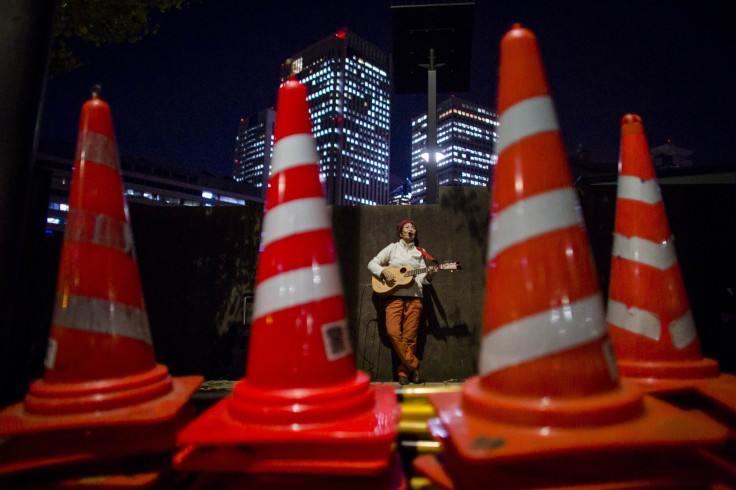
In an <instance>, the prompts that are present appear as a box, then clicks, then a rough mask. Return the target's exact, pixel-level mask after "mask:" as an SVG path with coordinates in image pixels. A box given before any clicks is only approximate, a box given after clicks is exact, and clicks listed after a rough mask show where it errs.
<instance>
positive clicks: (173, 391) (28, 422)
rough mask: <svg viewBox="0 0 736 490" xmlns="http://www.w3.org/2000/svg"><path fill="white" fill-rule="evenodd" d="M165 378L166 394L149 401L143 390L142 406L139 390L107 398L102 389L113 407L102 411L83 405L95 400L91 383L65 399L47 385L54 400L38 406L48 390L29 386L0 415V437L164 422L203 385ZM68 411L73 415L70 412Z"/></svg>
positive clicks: (197, 379)
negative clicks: (22, 396) (31, 409)
mask: <svg viewBox="0 0 736 490" xmlns="http://www.w3.org/2000/svg"><path fill="white" fill-rule="evenodd" d="M162 368H163V369H164V370H165V369H166V368H165V367H164V366H160V365H159V366H158V367H157V368H156V371H158V372H160V371H161V369H162ZM165 376H166V377H165V378H164V380H163V381H162V382H161V383H158V384H163V385H166V386H170V388H169V389H168V392H167V393H166V394H164V395H162V396H160V395H157V396H156V398H154V399H150V393H149V392H147V390H142V393H143V398H148V400H147V401H143V402H141V401H140V399H139V398H140V392H139V391H138V390H139V389H140V388H135V387H134V386H133V387H130V386H129V387H128V389H126V390H122V391H118V392H114V393H113V394H112V395H111V397H110V398H106V396H107V394H106V393H105V390H104V389H103V390H100V391H99V392H98V393H100V394H99V395H98V396H99V397H100V398H103V399H106V404H107V405H111V406H114V407H116V408H112V409H103V408H102V406H103V405H102V404H100V405H98V408H97V409H95V408H91V409H90V408H89V405H88V404H87V403H86V402H88V401H90V400H93V399H94V398H95V395H94V392H95V389H97V388H99V386H97V385H95V384H94V383H90V384H89V385H88V386H87V387H86V388H87V389H88V391H86V392H84V393H83V395H80V391H79V390H77V389H76V388H78V386H75V387H74V389H73V390H72V392H71V395H70V397H68V398H64V397H63V396H62V394H63V392H62V391H60V390H61V389H63V387H64V386H63V385H61V386H53V385H49V386H50V387H51V388H52V389H50V390H47V391H49V392H51V393H52V394H53V396H48V394H46V398H45V399H41V400H42V401H41V402H37V401H36V400H37V398H38V394H39V393H43V390H44V389H45V388H47V386H46V385H44V384H37V385H35V387H34V385H32V387H31V389H32V392H31V393H29V394H28V395H27V396H26V400H25V401H24V402H20V403H16V404H15V405H11V406H9V407H7V408H6V409H4V410H3V411H2V412H0V436H12V435H18V434H26V433H34V432H40V431H53V430H62V429H76V428H85V427H88V428H94V427H103V426H114V425H125V424H128V423H154V422H164V421H167V420H169V419H171V418H173V417H174V416H175V415H176V412H177V411H178V410H179V409H181V407H182V406H183V405H184V403H185V402H186V401H187V400H188V399H189V397H190V396H191V395H192V393H194V391H195V390H196V389H197V387H198V386H199V385H200V384H201V383H202V379H203V378H202V377H201V376H181V377H175V378H171V377H169V375H168V371H166V373H165ZM158 384H157V386H158ZM39 387H40V390H39ZM33 390H35V391H33ZM153 391H154V392H158V391H159V390H158V389H156V390H153ZM54 396H55V397H56V398H55V397H54ZM29 399H30V400H32V403H31V405H32V406H34V408H37V407H38V406H40V407H42V408H43V410H41V411H40V412H29V410H28V407H27V405H26V404H27V402H28V400H29ZM80 400H81V402H80ZM111 400H113V401H115V402H119V401H120V400H122V401H124V402H125V405H124V406H121V405H120V403H111ZM34 404H35V405H34ZM79 406H84V407H85V409H86V410H88V411H85V412H80V411H77V410H73V409H74V407H79ZM54 407H60V410H59V411H58V412H56V414H54V410H53V409H54ZM70 410H73V411H72V412H69V411H70Z"/></svg>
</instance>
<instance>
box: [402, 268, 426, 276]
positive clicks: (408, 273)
mask: <svg viewBox="0 0 736 490" xmlns="http://www.w3.org/2000/svg"><path fill="white" fill-rule="evenodd" d="M428 270H429V267H422V268H421V269H412V270H410V271H409V272H407V273H406V274H404V276H416V275H418V274H424V273H425V272H427V271H428Z"/></svg>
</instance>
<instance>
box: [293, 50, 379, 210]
mask: <svg viewBox="0 0 736 490" xmlns="http://www.w3.org/2000/svg"><path fill="white" fill-rule="evenodd" d="M319 62H321V63H323V64H324V65H323V66H319ZM319 62H318V63H317V65H318V66H317V68H313V69H312V70H311V72H310V74H309V75H307V76H305V77H304V78H303V79H302V80H301V81H302V82H303V83H304V84H305V85H306V86H307V90H308V93H309V95H308V100H309V102H310V117H311V118H312V124H313V131H314V137H315V140H316V142H317V151H318V154H319V155H320V164H321V165H320V166H321V173H322V175H323V177H324V178H325V181H326V184H327V186H328V187H330V185H331V184H332V182H331V181H332V180H339V181H340V182H341V184H340V187H341V190H343V191H344V194H343V196H342V199H344V200H345V201H347V202H349V203H356V204H358V203H359V204H379V203H381V202H383V201H384V200H385V197H383V196H385V195H387V190H388V161H389V159H388V156H389V144H388V141H389V122H390V112H389V111H390V98H389V87H390V85H389V80H388V76H387V74H386V72H385V71H383V70H380V69H378V68H376V67H375V66H373V65H371V64H370V63H368V62H366V61H364V60H363V59H362V58H359V57H357V56H353V57H350V58H348V59H347V60H346V63H345V66H344V67H343V68H344V70H341V69H340V67H339V66H338V64H337V63H336V60H324V61H321V60H320V61H319ZM310 68H311V67H309V66H307V67H305V68H304V71H307V70H309V69H310ZM341 95H342V96H341ZM368 101H370V103H369V102H368ZM340 142H342V143H343V146H344V147H343V148H342V151H340V150H341V145H340V144H339V143H340ZM338 163H341V164H342V175H341V176H340V178H339V179H338V176H337V168H338ZM371 181H374V182H375V183H376V185H372V182H371ZM360 184H362V185H360ZM332 185H334V184H332ZM330 191H331V189H328V195H330V194H331V192H330Z"/></svg>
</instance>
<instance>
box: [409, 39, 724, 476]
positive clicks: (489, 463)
mask: <svg viewBox="0 0 736 490" xmlns="http://www.w3.org/2000/svg"><path fill="white" fill-rule="evenodd" d="M498 110H499V113H500V119H499V145H498V152H499V155H498V163H497V165H496V166H495V169H494V172H495V175H494V179H493V181H494V188H493V192H492V200H491V217H490V224H489V242H488V243H489V246H488V254H487V259H488V263H487V273H486V283H485V284H486V286H485V303H484V313H483V336H482V339H481V349H480V359H479V363H478V366H479V369H478V371H479V372H478V375H477V376H474V377H472V378H470V379H468V380H467V381H465V383H464V384H463V389H462V392H461V393H460V394H453V393H443V394H436V395H430V396H429V400H430V403H432V405H433V406H434V408H435V411H436V413H437V419H436V421H435V422H433V420H434V419H432V420H430V421H429V423H428V428H429V431H430V433H431V434H432V436H433V437H435V438H436V439H438V440H440V441H441V443H442V446H443V454H444V456H445V462H444V463H442V464H441V465H439V466H438V464H437V463H439V460H437V459H434V458H432V459H424V460H422V461H421V462H419V463H418V466H417V468H418V469H420V470H421V471H423V472H425V473H427V474H429V475H430V477H431V478H432V480H433V481H435V482H443V481H446V479H447V477H448V475H449V476H450V477H451V478H452V479H453V482H454V483H456V484H457V488H495V487H503V488H528V487H531V488H538V487H550V488H551V487H555V488H562V487H569V486H575V484H585V483H589V482H590V483H592V482H595V483H604V482H606V481H607V480H606V479H607V478H609V477H610V478H612V479H613V480H612V481H618V480H616V479H619V478H626V477H631V476H634V477H635V478H634V479H636V477H638V476H640V475H643V476H645V477H647V478H648V477H649V476H651V475H655V474H656V471H658V470H659V469H660V468H657V467H656V465H652V466H651V467H648V468H647V467H642V466H641V465H634V464H633V463H634V462H637V461H638V459H637V458H653V459H656V458H658V457H659V456H658V454H657V452H656V451H659V450H661V449H662V448H667V447H676V448H677V449H678V450H679V449H682V447H683V446H686V445H688V444H689V445H691V446H692V445H694V444H700V443H704V444H705V443H711V444H713V443H715V442H720V441H722V440H723V438H724V437H725V429H724V428H723V427H721V426H720V425H719V424H717V423H715V422H713V421H712V420H710V419H708V418H707V417H705V416H703V414H697V415H694V414H688V413H686V412H683V411H681V410H679V409H677V408H674V407H670V406H669V405H667V404H666V403H664V402H661V401H658V400H655V399H651V398H645V397H642V395H641V392H640V391H639V390H638V389H637V388H636V387H635V385H634V384H633V383H631V382H621V381H620V380H619V378H618V372H617V369H616V362H615V358H614V355H613V349H612V346H611V341H610V338H609V334H608V329H607V326H606V321H605V313H604V309H603V301H602V298H601V295H600V291H599V286H598V278H597V276H596V273H595V270H594V267H593V257H592V254H591V251H590V245H589V243H588V236H587V232H586V230H585V227H584V223H583V219H582V215H581V212H580V205H579V203H578V199H577V194H576V192H575V190H574V188H573V187H572V179H571V177H570V172H569V169H568V166H567V159H566V157H565V150H564V145H563V143H562V138H561V135H560V132H559V127H558V123H557V118H556V116H555V112H554V104H553V103H552V99H551V97H550V95H549V88H548V86H547V81H546V77H545V74H544V69H543V67H542V61H541V56H540V54H539V48H538V47H537V42H536V37H535V36H534V34H533V33H532V32H531V31H529V30H528V29H524V28H522V27H521V26H519V25H515V26H514V27H513V28H512V29H511V31H509V32H508V33H507V34H506V35H505V36H504V38H503V40H502V42H501V58H500V81H499V91H498ZM632 450H636V451H638V453H637V456H636V458H634V457H632V453H631V451H632ZM445 465H446V471H445V468H444V466H445ZM633 466H636V469H629V468H632V467H633ZM536 467H539V468H543V470H540V471H539V474H535V473H534V471H533V468H536ZM437 469H440V470H442V471H435V470H437ZM433 473H436V474H433ZM581 475H584V476H581ZM586 478H590V480H586ZM674 481H676V479H674ZM613 487H615V485H613V486H612V488H613Z"/></svg>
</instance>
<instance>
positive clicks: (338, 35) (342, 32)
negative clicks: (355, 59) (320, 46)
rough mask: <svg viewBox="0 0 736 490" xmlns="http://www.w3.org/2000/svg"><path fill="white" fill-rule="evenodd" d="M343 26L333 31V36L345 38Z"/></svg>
mask: <svg viewBox="0 0 736 490" xmlns="http://www.w3.org/2000/svg"><path fill="white" fill-rule="evenodd" d="M346 34H347V33H346V32H345V28H342V29H340V30H339V31H337V32H336V33H335V37H339V38H340V39H345V36H346Z"/></svg>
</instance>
